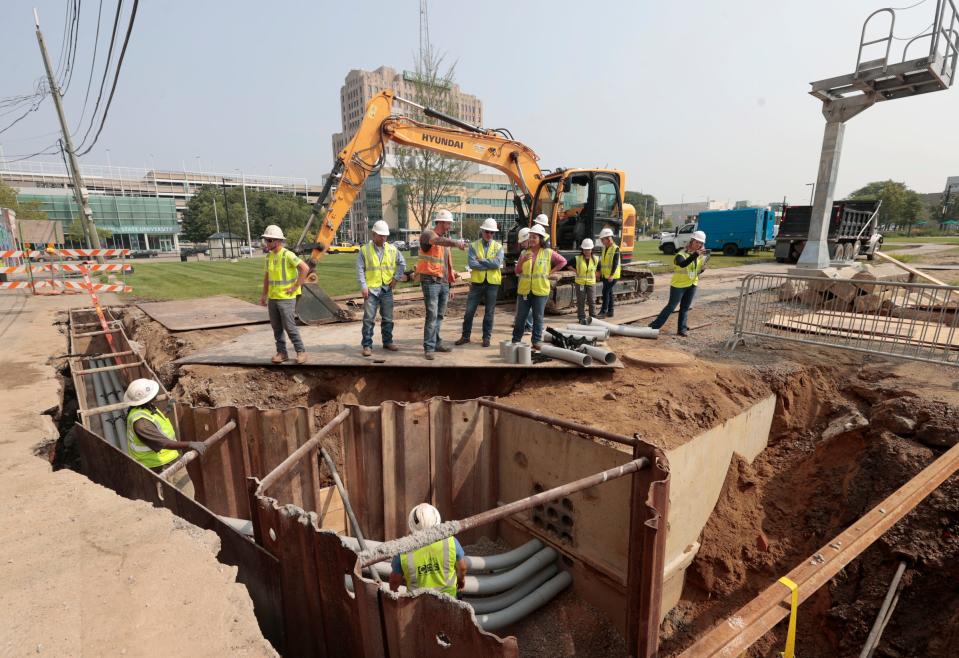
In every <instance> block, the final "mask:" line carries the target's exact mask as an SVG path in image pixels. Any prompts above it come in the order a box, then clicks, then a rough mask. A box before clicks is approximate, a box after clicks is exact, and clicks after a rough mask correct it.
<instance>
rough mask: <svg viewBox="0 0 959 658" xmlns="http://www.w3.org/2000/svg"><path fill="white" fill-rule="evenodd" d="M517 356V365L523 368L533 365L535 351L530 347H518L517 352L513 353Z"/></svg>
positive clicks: (521, 345)
mask: <svg viewBox="0 0 959 658" xmlns="http://www.w3.org/2000/svg"><path fill="white" fill-rule="evenodd" d="M513 354H514V355H515V356H516V361H515V362H516V363H517V364H519V365H521V366H529V365H532V364H533V350H532V348H531V347H530V346H529V345H523V344H520V345H517V346H516V350H515V351H514V352H513Z"/></svg>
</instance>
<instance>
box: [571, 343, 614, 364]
mask: <svg viewBox="0 0 959 658" xmlns="http://www.w3.org/2000/svg"><path fill="white" fill-rule="evenodd" d="M576 351H577V352H582V353H583V354H589V355H590V356H591V357H593V358H594V359H596V360H597V361H599V362H600V363H605V364H606V365H612V364H613V363H616V355H615V354H614V353H613V351H612V350H607V349H605V348H603V347H593V346H592V345H580V346H579V347H578V348H576Z"/></svg>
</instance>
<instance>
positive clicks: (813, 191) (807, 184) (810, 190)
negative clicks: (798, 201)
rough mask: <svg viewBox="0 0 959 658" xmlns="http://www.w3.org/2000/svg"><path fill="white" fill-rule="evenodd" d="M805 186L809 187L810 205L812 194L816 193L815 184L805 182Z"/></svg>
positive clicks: (810, 203)
mask: <svg viewBox="0 0 959 658" xmlns="http://www.w3.org/2000/svg"><path fill="white" fill-rule="evenodd" d="M806 187H808V188H809V205H810V206H811V205H812V200H813V195H814V194H815V193H816V184H815V183H806Z"/></svg>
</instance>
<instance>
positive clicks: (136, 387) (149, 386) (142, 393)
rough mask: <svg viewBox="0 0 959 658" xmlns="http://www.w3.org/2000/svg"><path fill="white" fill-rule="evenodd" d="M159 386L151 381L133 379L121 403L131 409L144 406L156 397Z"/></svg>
mask: <svg viewBox="0 0 959 658" xmlns="http://www.w3.org/2000/svg"><path fill="white" fill-rule="evenodd" d="M159 392H160V385H159V384H157V383H156V382H155V381H153V380H152V379H134V380H133V381H132V382H130V385H129V386H127V390H126V393H124V394H123V402H124V403H126V404H128V405H130V406H131V407H139V406H140V405H144V404H146V403H147V402H149V401H150V400H152V399H153V398H155V397H156V396H157V393H159Z"/></svg>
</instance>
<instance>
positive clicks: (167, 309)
mask: <svg viewBox="0 0 959 658" xmlns="http://www.w3.org/2000/svg"><path fill="white" fill-rule="evenodd" d="M137 306H138V307H139V308H140V310H141V311H143V312H144V313H146V314H147V315H149V316H150V317H151V318H153V319H154V320H156V321H157V322H159V323H160V324H162V325H163V326H164V327H166V328H167V329H169V330H170V331H193V330H196V329H215V328H217V327H235V326H238V325H243V324H262V323H265V322H269V321H270V318H269V316H268V315H267V312H266V308H264V307H263V306H257V305H256V304H251V303H250V302H245V301H243V300H242V299H237V298H236V297H230V296H228V295H218V296H216V297H205V298H203V299H177V300H173V301H169V302H144V303H142V304H137Z"/></svg>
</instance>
